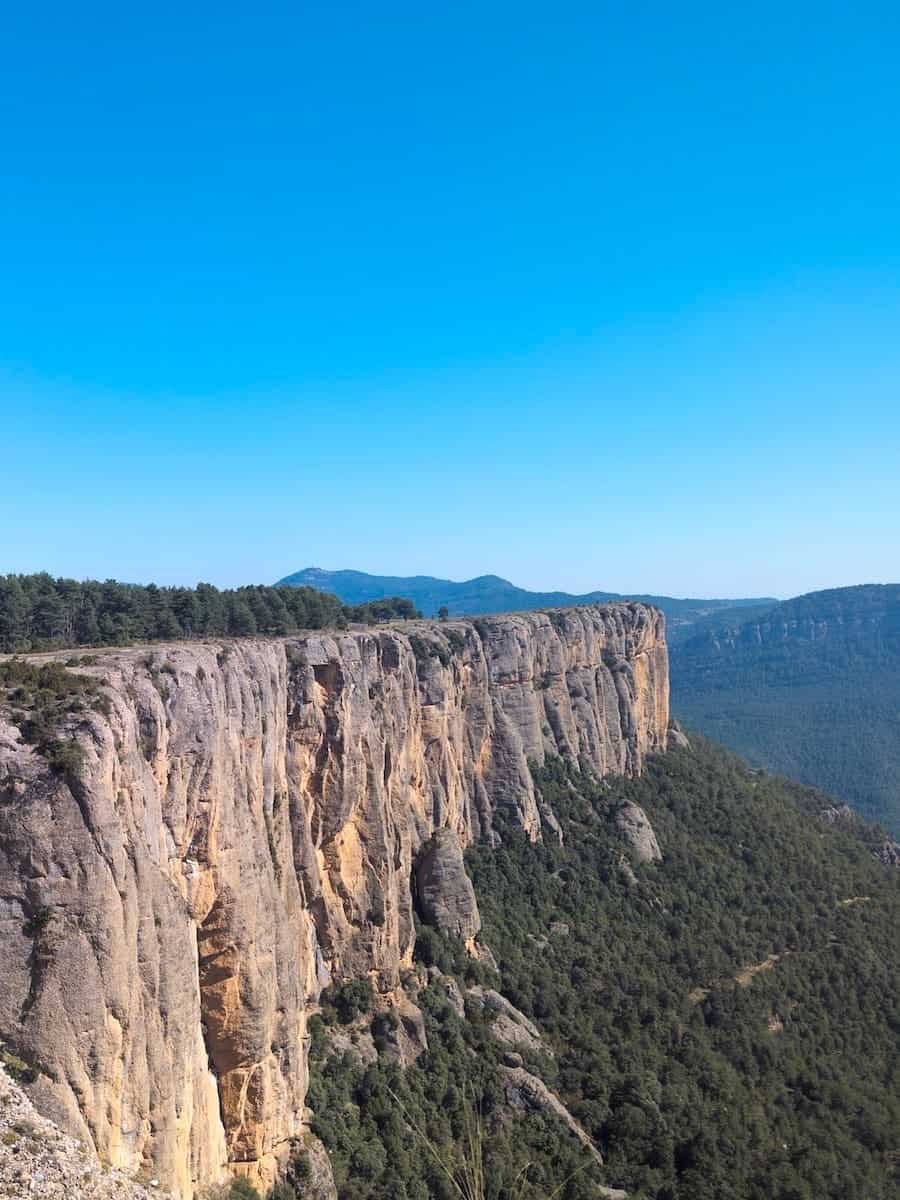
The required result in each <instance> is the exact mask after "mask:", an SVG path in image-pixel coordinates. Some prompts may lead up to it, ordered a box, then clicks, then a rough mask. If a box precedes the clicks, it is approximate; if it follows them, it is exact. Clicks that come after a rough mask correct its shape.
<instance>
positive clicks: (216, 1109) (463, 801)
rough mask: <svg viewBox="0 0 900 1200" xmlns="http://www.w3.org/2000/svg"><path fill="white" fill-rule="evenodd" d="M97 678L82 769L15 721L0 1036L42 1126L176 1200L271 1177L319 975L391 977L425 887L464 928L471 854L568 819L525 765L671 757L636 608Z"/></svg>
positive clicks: (4, 874)
mask: <svg viewBox="0 0 900 1200" xmlns="http://www.w3.org/2000/svg"><path fill="white" fill-rule="evenodd" d="M82 669H87V670H89V671H90V672H91V673H92V674H94V675H96V676H98V677H99V678H101V679H102V681H103V684H104V691H105V694H106V695H107V696H108V697H109V701H110V704H109V712H108V714H106V715H104V714H101V713H90V714H89V715H87V716H85V715H80V716H78V717H73V718H72V726H71V729H70V730H69V732H70V733H71V735H72V736H74V737H75V738H77V740H78V742H79V744H80V745H81V746H82V748H83V750H84V761H83V765H82V766H81V767H80V768H78V770H77V771H76V772H74V773H70V775H69V777H63V776H62V775H59V774H56V773H54V772H53V771H51V770H50V769H49V767H48V765H47V763H46V762H45V761H44V760H43V759H42V758H41V757H40V756H39V755H38V754H37V753H36V752H35V751H34V750H33V749H32V748H31V747H29V746H27V745H26V744H25V743H24V742H23V741H22V740H21V738H20V737H19V734H18V731H17V730H16V729H15V728H14V727H13V726H12V725H10V724H8V723H4V722H2V721H0V1038H2V1039H5V1040H7V1041H8V1042H9V1043H10V1044H11V1045H13V1046H15V1048H16V1049H17V1051H18V1052H19V1053H20V1054H21V1055H22V1056H23V1057H24V1058H26V1059H27V1060H28V1061H30V1062H32V1063H34V1064H35V1065H36V1067H37V1068H38V1070H39V1076H38V1080H37V1082H36V1083H35V1084H34V1087H33V1089H32V1090H33V1094H34V1096H35V1099H36V1102H37V1103H38V1104H39V1105H41V1106H43V1108H44V1109H45V1110H46V1111H47V1112H48V1114H49V1115H51V1116H53V1117H54V1118H55V1119H57V1120H58V1121H59V1122H60V1123H61V1124H62V1125H63V1126H64V1127H65V1128H66V1129H68V1130H69V1131H71V1132H72V1133H74V1134H76V1135H78V1136H80V1137H82V1138H84V1140H85V1141H87V1142H88V1143H89V1144H91V1145H92V1146H93V1147H94V1148H95V1149H96V1151H97V1152H98V1154H99V1155H100V1156H101V1158H103V1159H104V1160H106V1161H108V1162H110V1163H113V1164H114V1165H116V1166H120V1167H124V1168H126V1169H129V1170H139V1169H145V1170H147V1171H149V1172H150V1173H151V1174H152V1175H153V1176H154V1177H158V1178H160V1179H161V1180H162V1181H163V1183H164V1184H166V1185H168V1186H171V1187H173V1188H174V1189H175V1190H176V1191H177V1193H178V1194H179V1195H180V1196H181V1197H183V1198H185V1200H189V1198H190V1197H191V1196H192V1195H193V1194H194V1190H195V1188H196V1186H197V1185H198V1183H205V1182H207V1181H210V1180H214V1179H216V1178H219V1177H221V1176H222V1175H223V1174H225V1173H226V1172H228V1171H231V1172H244V1173H246V1174H248V1175H250V1176H251V1177H254V1178H257V1179H259V1180H261V1181H263V1182H267V1181H270V1180H271V1179H272V1178H273V1175H274V1171H275V1168H276V1165H277V1163H278V1161H279V1159H283V1158H284V1156H285V1155H286V1153H287V1152H288V1150H289V1147H290V1145H291V1142H292V1140H293V1139H295V1138H296V1137H297V1136H298V1135H299V1134H300V1133H301V1132H302V1130H303V1126H304V1097H305V1092H306V1058H305V1045H306V1042H305V1037H306V1033H305V1031H306V1015H307V1013H308V1011H309V1010H310V1008H311V1006H313V1005H314V1004H315V1002H316V1000H317V998H318V994H319V992H320V990H321V988H322V987H323V986H324V985H325V984H326V983H327V982H328V981H329V980H330V979H332V978H333V979H347V978H351V977H354V976H358V975H370V976H371V977H372V978H373V980H374V982H375V983H376V985H377V986H378V987H380V988H382V989H384V990H389V989H391V988H393V987H395V986H396V985H397V982H398V978H399V972H400V969H401V968H402V967H403V966H404V965H406V964H408V963H409V962H410V961H411V954H412V947H413V940H414V923H413V906H414V893H415V892H416V891H418V894H419V903H420V905H421V910H422V912H423V914H424V915H426V916H428V917H429V918H430V919H432V920H434V921H435V922H437V923H439V924H443V925H444V926H445V927H446V928H448V929H451V930H453V931H454V932H457V933H458V934H459V935H460V936H463V937H465V938H467V939H470V940H471V939H473V938H474V937H475V936H476V934H477V931H478V928H479V923H480V922H479V918H478V913H477V907H476V906H475V903H474V894H473V893H472V890H471V885H470V884H469V882H468V880H467V878H466V876H465V872H464V868H463V865H462V856H461V851H462V849H463V848H464V847H465V846H466V845H467V844H469V843H470V842H471V841H472V840H473V839H476V838H480V837H486V836H495V835H496V828H495V827H496V826H497V825H498V819H499V817H500V815H501V814H502V818H503V821H507V822H513V823H515V824H517V825H519V826H520V827H521V828H523V829H524V830H525V831H526V832H527V833H528V834H529V836H531V837H532V838H537V837H539V836H540V833H541V827H542V823H547V824H549V825H550V826H551V827H552V826H553V825H554V823H555V818H554V817H553V814H552V813H549V812H541V811H540V807H539V802H538V797H537V796H536V794H535V790H534V787H533V784H532V780H531V775H530V771H529V767H528V763H529V760H534V761H536V762H541V761H542V760H543V759H544V757H545V756H546V755H547V754H559V755H562V756H563V757H566V758H568V759H571V760H574V761H580V762H582V763H584V764H587V765H589V766H590V767H591V768H592V769H593V770H595V771H597V772H598V773H600V774H607V773H612V772H615V773H625V774H636V773H638V772H639V771H640V769H641V764H642V761H643V758H644V756H645V755H646V754H648V753H650V752H654V751H657V750H661V749H663V748H664V747H665V743H666V730H667V725H668V665H667V655H666V646H665V638H664V627H663V618H662V616H661V614H660V613H658V612H657V611H656V610H654V609H651V608H647V607H645V606H642V605H639V604H617V605H611V606H608V607H604V608H578V609H572V610H557V611H551V612H547V613H540V612H534V613H526V614H508V615H506V614H505V615H501V616H496V617H485V618H480V619H478V620H477V621H473V622H464V621H454V622H447V623H444V624H434V625H432V624H428V623H424V622H421V623H418V622H417V623H414V624H409V625H406V626H404V627H403V631H402V632H401V631H400V630H397V629H378V630H372V629H366V630H358V631H357V630H351V631H347V632H339V633H310V634H308V635H304V636H297V637H293V638H287V639H277V640H276V639H272V640H247V641H241V642H236V643H233V644H228V645H210V644H206V643H180V644H178V645H174V646H168V647H157V648H155V649H152V650H150V651H147V650H138V649H129V650H119V651H110V652H104V653H102V654H101V655H100V656H98V659H97V664H96V666H93V667H90V668H82ZM500 824H501V825H502V822H500ZM420 851H421V852H422V853H421V854H420Z"/></svg>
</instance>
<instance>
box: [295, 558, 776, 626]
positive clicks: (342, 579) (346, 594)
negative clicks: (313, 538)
mask: <svg viewBox="0 0 900 1200" xmlns="http://www.w3.org/2000/svg"><path fill="white" fill-rule="evenodd" d="M278 584H279V585H282V586H283V585H287V586H290V587H316V588H320V589H322V590H323V591H327V592H333V593H334V594H335V595H336V596H339V597H340V599H341V600H343V601H344V603H345V604H365V603H367V602H368V601H370V600H381V599H383V598H384V597H386V596H405V597H406V598H407V599H408V600H412V602H413V603H414V604H415V606H416V608H418V609H420V610H421V611H422V612H423V613H424V614H425V615H426V616H435V615H437V613H438V611H439V610H440V609H442V608H446V609H447V611H448V612H449V613H450V615H451V616H454V617H462V616H470V617H473V616H479V615H483V614H485V613H491V612H516V611H528V610H530V609H535V608H559V607H565V606H573V607H574V606H578V605H583V604H607V603H610V602H611V601H615V600H640V601H641V602H643V603H645V604H653V605H655V606H656V607H657V608H660V609H662V611H663V612H664V613H665V614H666V617H667V618H668V621H669V625H670V628H673V627H687V626H690V625H692V624H693V622H694V621H696V620H699V619H700V618H702V617H706V616H709V614H711V613H714V612H718V611H720V610H725V609H738V608H745V607H747V606H754V607H758V606H760V605H769V606H771V605H773V604H777V601H776V600H773V599H771V598H769V597H764V598H762V599H755V600H704V599H699V600H692V599H678V598H676V597H673V596H652V595H643V594H638V593H634V594H628V595H623V594H622V593H620V592H604V591H596V592H587V593H584V594H582V595H573V594H572V593H571V592H556V591H554V592H532V591H529V590H528V589H527V588H520V587H518V586H517V585H516V584H514V583H511V582H510V581H509V580H508V579H504V578H503V577H502V576H500V575H479V576H477V577H476V578H475V579H465V580H462V581H461V582H455V581H453V580H451V579H439V578H436V577H435V576H432V575H368V574H366V572H365V571H354V570H350V569H344V570H340V571H327V570H325V569H324V568H322V567H304V569H303V570H302V571H295V572H294V573H293V574H292V575H286V576H285V577H284V578H283V579H279V581H278Z"/></svg>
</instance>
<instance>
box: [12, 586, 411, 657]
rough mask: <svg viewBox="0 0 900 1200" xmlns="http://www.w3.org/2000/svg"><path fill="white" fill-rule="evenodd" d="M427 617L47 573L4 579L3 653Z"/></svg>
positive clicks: (250, 592)
mask: <svg viewBox="0 0 900 1200" xmlns="http://www.w3.org/2000/svg"><path fill="white" fill-rule="evenodd" d="M419 615H420V614H419V613H418V612H417V610H416V608H415V606H414V605H413V603H412V602H411V601H410V600H404V599H403V598H402V597H399V596H389V597H387V598H385V599H383V600H373V601H370V602H369V603H367V604H357V605H348V604H342V603H341V601H340V600H339V599H338V598H337V596H332V595H330V594H329V593H328V592H320V591H317V590H316V589H315V588H309V587H301V588H294V587H262V586H255V587H240V588H231V589H226V590H223V591H220V590H219V589H218V588H215V587H213V586H212V584H210V583H198V584H197V586H196V587H193V588H190V587H157V586H156V584H153V583H150V584H147V585H138V584H131V583H119V582H117V581H116V580H114V579H107V580H106V581H105V582H103V583H101V582H99V581H97V580H86V581H84V582H79V581H78V580H75V579H54V578H53V577H52V576H51V575H48V574H46V573H41V574H36V575H5V576H0V650H2V651H5V652H7V653H10V652H13V653H14V652H18V651H29V650H53V649H56V648H59V647H65V646H124V645H128V644H129V643H132V642H144V641H172V640H177V639H180V638H204V637H225V636H227V637H246V636H251V635H253V634H265V635H270V636H278V635H283V634H289V633H294V632H296V631H297V630H300V629H326V628H327V629H331V628H337V629H342V628H346V626H347V625H348V624H350V623H351V622H359V623H362V624H375V623H377V622H379V621H389V620H394V619H410V618H414V617H418V616H419Z"/></svg>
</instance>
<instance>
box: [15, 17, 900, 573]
mask: <svg viewBox="0 0 900 1200" xmlns="http://www.w3.org/2000/svg"><path fill="white" fill-rule="evenodd" d="M898 61H900V7H898V6H897V5H896V4H887V3H884V4H867V3H865V2H863V3H858V4H856V5H849V4H847V3H841V4H832V3H816V4H806V3H802V2H799V3H792V4H785V3H784V2H783V0H781V2H780V3H778V4H777V5H776V4H770V3H765V2H763V3H761V4H755V5H752V6H749V7H748V6H743V5H741V6H739V5H735V4H721V3H717V4H713V3H709V4H691V3H683V4H671V3H632V4H621V3H617V4H609V3H602V2H600V3H598V2H597V0H594V2H593V3H583V4H581V3H565V2H563V3H556V4H546V3H541V4H537V3H529V2H521V0H520V2H517V3H515V4H512V3H505V2H504V3H501V2H496V3H491V2H485V0H482V2H481V3H478V4H474V3H465V2H463V3H455V4H422V3H421V2H419V3H416V4H411V3H410V4H393V3H390V0H382V2H380V3H378V4H375V3H372V2H369V3H366V4H342V3H331V4H322V5H318V4H316V5H312V4H304V3H297V2H294V3H290V4H273V3H264V2H263V3H256V4H252V5H248V4H240V5H237V4H229V3H218V4H216V5H212V4H204V3H197V4H185V3H183V0H182V2H181V3H179V4H178V5H171V4H166V3H161V4H155V5H152V6H147V5H143V6H141V5H137V6H136V5H123V4H121V3H117V4H115V5H114V4H112V3H110V4H92V3H90V2H88V3H87V4H84V5H70V4H60V3H52V2H51V3H50V4H48V5H27V4H19V5H10V6H7V8H6V10H5V12H4V16H3V20H2V29H0V112H2V118H0V121H2V126H0V127H2V131H3V135H2V142H0V145H2V167H0V409H2V413H0V417H2V420H0V434H2V460H0V461H2V464H3V470H2V479H3V488H2V495H3V511H2V515H0V573H2V572H5V571H31V570H39V569H45V570H49V571H51V572H53V573H54V574H68V575H74V576H76V577H86V576H91V577H101V578H106V577H116V578H120V579H125V580H132V581H135V582H137V581H146V580H150V579H155V580H156V581H158V582H160V583H192V582H196V581H197V580H198V579H204V580H209V581H211V582H214V583H218V584H220V585H230V584H235V583H242V582H272V581H274V580H275V579H277V578H279V577H280V576H281V575H284V574H286V573H288V572H290V571H293V570H296V569H298V568H301V567H304V566H309V565H317V566H323V567H328V568H341V567H355V568H358V569H361V570H369V571H373V572H376V573H390V574H413V573H428V574H435V575H442V576H448V577H451V578H457V579H459V578H466V577H468V576H471V575H476V574H481V573H487V572H491V573H496V574H500V575H504V576H506V577H508V578H511V579H513V580H514V581H515V582H516V583H519V584H521V585H523V586H530V587H540V588H550V587H555V588H565V589H568V590H572V591H583V590H588V589H593V588H608V589H611V590H618V591H653V592H660V593H669V594H676V595H698V594H699V595H704V594H705V595H725V596H728V595H735V596H736V595H756V594H771V595H777V596H785V595H790V594H794V593H797V592H801V591H807V590H811V589H814V588H819V587H826V586H833V585H840V584H847V583H856V582H863V581H885V580H897V579H900V70H898Z"/></svg>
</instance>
